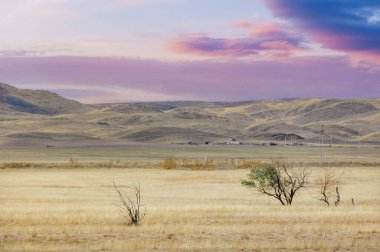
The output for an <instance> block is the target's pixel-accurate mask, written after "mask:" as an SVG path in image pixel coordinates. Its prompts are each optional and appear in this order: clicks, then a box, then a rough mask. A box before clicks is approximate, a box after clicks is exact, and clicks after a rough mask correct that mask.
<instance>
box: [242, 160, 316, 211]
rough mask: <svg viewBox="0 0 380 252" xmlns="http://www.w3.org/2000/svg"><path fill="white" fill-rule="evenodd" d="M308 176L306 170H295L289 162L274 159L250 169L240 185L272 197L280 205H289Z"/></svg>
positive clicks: (304, 184) (300, 168) (303, 185)
mask: <svg viewBox="0 0 380 252" xmlns="http://www.w3.org/2000/svg"><path fill="white" fill-rule="evenodd" d="M309 174H310V172H308V170H307V169H306V168H302V167H299V168H295V167H294V164H293V163H291V162H288V161H286V160H281V159H276V160H272V162H271V163H268V164H262V165H261V166H259V167H255V168H252V169H251V170H250V173H249V174H248V175H247V177H248V179H246V180H243V181H242V185H243V186H247V187H249V188H254V189H255V190H256V191H257V192H258V193H259V194H262V195H267V196H270V197H273V198H275V199H277V200H278V201H280V203H281V204H282V205H291V204H292V203H293V200H294V197H295V195H296V193H297V192H298V191H299V190H300V189H301V188H304V187H305V186H306V183H307V178H308V176H309Z"/></svg>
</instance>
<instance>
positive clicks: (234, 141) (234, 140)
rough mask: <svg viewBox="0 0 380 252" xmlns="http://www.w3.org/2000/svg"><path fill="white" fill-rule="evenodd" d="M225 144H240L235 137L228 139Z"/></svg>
mask: <svg viewBox="0 0 380 252" xmlns="http://www.w3.org/2000/svg"><path fill="white" fill-rule="evenodd" d="M226 144H227V145H239V144H241V143H240V142H239V141H238V140H236V139H235V138H231V139H230V140H228V141H227V142H226Z"/></svg>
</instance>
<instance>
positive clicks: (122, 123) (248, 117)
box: [0, 84, 380, 142]
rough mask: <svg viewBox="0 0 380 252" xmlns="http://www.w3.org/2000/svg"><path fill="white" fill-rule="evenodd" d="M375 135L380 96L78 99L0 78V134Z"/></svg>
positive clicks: (157, 138)
mask: <svg viewBox="0 0 380 252" xmlns="http://www.w3.org/2000/svg"><path fill="white" fill-rule="evenodd" d="M322 124H323V125H325V129H326V133H327V134H328V135H330V136H331V137H332V139H333V141H335V142H343V141H346V140H348V141H372V142H380V99H321V98H312V99H280V100H260V101H247V102H197V101H179V102H139V103H118V104H96V105H84V104H81V103H79V102H76V101H72V100H68V99H65V98H63V97H61V96H59V95H57V94H54V93H51V92H48V91H35V90H22V89H17V88H15V87H12V86H9V85H6V84H0V137H3V138H12V139H23V138H29V139H48V140H60V139H66V140H72V139H123V140H128V141H139V142H187V141H192V142H205V141H208V140H211V141H219V142H223V141H225V140H227V139H229V138H236V139H239V140H244V141H252V140H270V139H273V135H275V134H296V135H297V136H300V137H302V138H305V139H306V140H307V141H317V139H318V136H319V135H318V130H319V129H320V127H321V125H322Z"/></svg>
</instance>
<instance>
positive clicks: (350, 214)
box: [0, 145, 380, 251]
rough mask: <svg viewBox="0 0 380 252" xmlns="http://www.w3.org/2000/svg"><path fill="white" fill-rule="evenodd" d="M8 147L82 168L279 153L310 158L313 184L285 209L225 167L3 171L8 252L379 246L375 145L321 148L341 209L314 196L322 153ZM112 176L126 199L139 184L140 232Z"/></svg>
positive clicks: (1, 207)
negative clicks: (121, 206) (127, 216)
mask: <svg viewBox="0 0 380 252" xmlns="http://www.w3.org/2000/svg"><path fill="white" fill-rule="evenodd" d="M2 148H3V149H2V151H1V154H0V161H1V162H3V163H6V162H9V161H11V160H13V161H15V160H16V161H22V162H27V161H30V162H37V161H38V162H40V163H41V164H47V163H52V162H57V164H58V163H65V162H67V161H68V159H69V158H70V157H71V158H75V159H77V160H78V162H83V163H86V162H89V161H95V162H102V161H106V160H107V159H114V160H116V159H118V160H121V161H120V162H121V163H123V162H126V163H127V162H129V163H131V162H132V160H133V158H136V159H135V160H137V161H138V162H140V164H143V165H144V164H147V163H149V162H151V163H155V162H159V161H160V160H162V159H163V158H165V157H167V156H168V155H169V156H174V157H176V158H178V159H180V158H185V157H186V158H194V159H197V158H199V159H201V158H203V156H204V155H208V156H209V158H213V160H215V162H216V164H218V162H220V163H222V162H229V161H228V160H230V159H231V158H233V157H235V158H239V157H240V158H249V157H250V158H252V159H256V160H262V161H267V160H268V159H270V158H271V157H274V156H276V155H281V156H282V157H283V158H288V159H290V160H294V161H296V160H300V161H303V162H305V164H304V165H306V166H307V167H308V169H310V171H311V177H310V178H309V180H308V181H309V184H308V187H307V188H305V189H304V190H302V191H300V194H299V195H298V196H297V197H296V199H295V202H294V204H293V205H292V206H281V205H280V204H279V203H278V202H277V201H276V200H275V199H271V198H268V197H265V196H259V195H258V194H256V193H254V191H253V190H250V189H247V188H244V187H242V186H241V180H242V179H244V178H245V175H246V174H247V173H248V170H247V169H236V168H233V167H229V168H228V167H225V168H223V169H220V167H218V165H217V166H216V167H215V168H214V169H212V170H196V171H195V170H190V169H181V168H180V169H176V170H164V169H160V167H154V168H122V167H119V168H114V167H110V168H91V167H89V166H85V168H70V167H66V168H64V169H63V168H54V167H53V168H46V167H40V168H38V167H37V168H5V169H2V170H0V212H1V215H0V235H1V237H0V241H1V245H0V249H1V250H2V251H49V250H50V251H53V250H54V251H57V250H58V251H80V250H83V251H126V250H130V251H136V250H142V251H157V250H159V251H160V250H161V251H178V250H189V251H197V250H199V251H204V250H210V251H231V250H242V251H252V250H253V251H321V250H322V251H347V250H354V251H378V250H379V249H380V214H379V213H380V186H379V185H380V169H379V167H378V165H377V164H376V163H375V161H379V156H378V152H379V149H378V148H376V146H366V147H362V148H358V147H350V148H347V147H346V148H344V147H340V148H335V147H330V148H326V149H325V152H326V154H325V155H326V160H327V161H326V162H330V165H331V166H335V167H332V168H331V169H334V170H336V171H338V172H339V173H342V180H341V197H342V204H341V205H340V206H338V207H335V206H330V207H327V206H325V205H323V204H322V202H320V201H319V200H318V190H319V189H318V188H317V185H316V180H317V178H318V176H319V175H320V174H321V169H320V167H319V166H318V165H314V164H313V162H314V161H315V162H317V161H318V155H319V149H318V148H316V147H309V148H306V147H303V148H300V147H252V146H249V147H247V146H236V147H231V146H230V147H226V146H211V147H205V146H203V147H200V146H170V145H167V146H165V145H159V146H154V145H142V146H137V147H136V146H134V147H133V148H132V147H128V146H124V147H120V146H119V147H111V146H108V147H107V146H106V147H104V146H103V147H100V146H98V147H96V146H95V147H94V146H93V147H92V148H90V147H87V148H79V147H77V148H68V149H66V148H64V147H62V148H58V149H54V148H52V149H49V150H48V151H46V152H42V151H41V150H38V149H33V148H21V147H17V146H16V147H12V148H5V147H4V146H3V147H2ZM139 148H140V149H139ZM132 149H133V150H134V151H132ZM42 153H43V156H42ZM139 153H140V154H139ZM149 157H150V158H149ZM260 157H262V158H260ZM309 157H313V158H312V159H311V160H309ZM17 158H19V159H17ZM226 160H227V161H226ZM230 161H231V160H230ZM308 161H310V163H308ZM366 161H371V162H374V164H373V165H371V164H370V163H369V162H367V163H366ZM138 162H137V163H138ZM363 162H364V163H363ZM42 166H43V165H42ZM113 179H115V182H116V183H117V184H118V185H119V187H120V188H121V190H122V191H124V192H126V193H130V191H128V186H130V185H134V184H137V183H140V185H141V188H142V197H143V202H144V204H145V205H146V209H147V215H146V217H145V219H144V220H143V222H142V224H141V226H138V227H135V226H130V225H127V224H126V221H125V220H124V219H123V218H122V217H121V216H120V215H119V213H118V211H117V207H116V206H115V203H118V200H119V199H118V196H117V194H116V191H115V188H114V187H113ZM352 198H354V200H355V206H352V203H351V199H352Z"/></svg>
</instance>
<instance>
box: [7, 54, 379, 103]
mask: <svg viewBox="0 0 380 252" xmlns="http://www.w3.org/2000/svg"><path fill="white" fill-rule="evenodd" d="M379 80H380V72H379V71H377V72H375V71H374V72H368V70H366V69H362V68H354V67H352V66H351V65H350V64H349V63H347V60H346V59H345V58H337V57H325V58H322V57H318V58H297V59H286V60H278V61H254V62H243V61H230V62H212V61H195V62H160V61H151V60H136V59H128V58H101V57H98V58H96V57H10V58H9V57H8V58H6V57H1V58H0V82H6V83H9V84H13V85H16V86H19V87H23V88H37V89H49V90H52V91H58V92H59V93H61V94H64V95H66V96H67V97H70V98H75V99H79V100H82V101H86V102H114V101H118V102H119V101H136V100H183V99H187V100H189V99H200V100H224V101H226V100H251V99H267V98H286V97H338V98H344V97H378V96H379V94H380V83H379V82H380V81H379Z"/></svg>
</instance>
